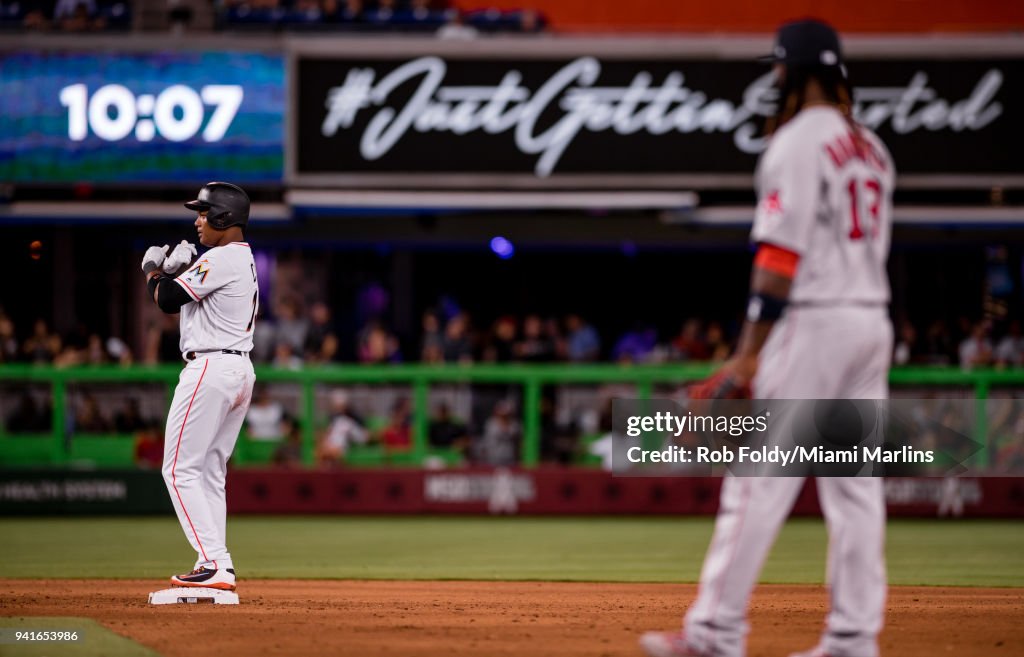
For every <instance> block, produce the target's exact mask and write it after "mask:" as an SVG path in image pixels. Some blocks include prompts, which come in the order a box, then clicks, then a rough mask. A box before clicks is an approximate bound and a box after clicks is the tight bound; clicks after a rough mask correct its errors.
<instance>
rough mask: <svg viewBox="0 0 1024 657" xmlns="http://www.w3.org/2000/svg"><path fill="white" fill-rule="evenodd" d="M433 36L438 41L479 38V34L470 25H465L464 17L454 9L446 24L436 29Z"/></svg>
mask: <svg viewBox="0 0 1024 657" xmlns="http://www.w3.org/2000/svg"><path fill="white" fill-rule="evenodd" d="M435 35H436V36H437V38H438V39H448V40H451V41H468V40H471V39H475V38H477V37H478V36H480V32H479V30H477V29H476V28H475V27H473V26H472V25H466V20H465V16H464V15H463V14H462V12H460V11H459V10H458V9H455V10H452V12H451V13H450V14H449V18H448V22H447V23H445V24H444V25H442V26H441V27H440V28H438V30H437V32H436V33H435Z"/></svg>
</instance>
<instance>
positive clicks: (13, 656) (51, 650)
mask: <svg viewBox="0 0 1024 657" xmlns="http://www.w3.org/2000/svg"><path fill="white" fill-rule="evenodd" d="M0 628H3V629H5V630H76V631H78V632H81V635H80V636H81V639H80V640H79V641H78V642H76V643H46V642H37V643H16V644H10V643H8V644H2V643H0V656H3V657H44V656H45V655H60V656H61V657H93V656H95V655H104V657H159V656H158V654H157V653H155V652H153V651H152V650H150V649H149V648H146V647H145V646H142V645H140V644H138V643H135V642H134V641H132V640H131V639H126V638H124V637H123V636H118V635H117V634H114V633H113V632H111V631H110V630H108V629H107V628H105V627H103V626H102V625H100V624H99V623H97V622H96V621H94V620H91V619H89V618H72V617H57V616H32V617H30V618H29V617H24V616H13V617H8V618H2V617H0Z"/></svg>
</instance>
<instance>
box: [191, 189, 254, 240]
mask: <svg viewBox="0 0 1024 657" xmlns="http://www.w3.org/2000/svg"><path fill="white" fill-rule="evenodd" d="M185 207H186V208H188V209H189V210H195V211H196V212H206V221H207V223H209V224H210V225H211V226H213V227H214V228H216V229H217V230H224V229H225V228H227V227H228V226H241V227H242V228H245V226H246V224H248V223H249V196H248V195H247V194H246V193H245V191H244V190H243V189H242V188H241V187H239V186H238V185H232V184H231V183H226V182H212V183H206V185H204V186H203V188H202V189H200V190H199V197H198V198H197V199H196V200H194V201H189V202H188V203H186V204H185Z"/></svg>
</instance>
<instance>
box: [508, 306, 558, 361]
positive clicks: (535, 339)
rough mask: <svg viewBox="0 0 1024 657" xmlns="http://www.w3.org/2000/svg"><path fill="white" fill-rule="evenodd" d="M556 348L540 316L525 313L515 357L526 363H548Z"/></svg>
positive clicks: (552, 357)
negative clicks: (521, 335) (520, 338)
mask: <svg viewBox="0 0 1024 657" xmlns="http://www.w3.org/2000/svg"><path fill="white" fill-rule="evenodd" d="M556 349H557V345H556V343H555V341H554V340H553V339H552V337H551V336H550V335H549V334H546V333H545V331H544V322H543V321H542V320H541V318H540V316H539V315H527V316H526V319H524V320H523V339H522V340H520V341H519V342H518V343H517V344H516V349H515V351H516V358H517V359H518V360H522V361H525V362H528V363H548V362H551V361H553V360H554V359H555V353H556Z"/></svg>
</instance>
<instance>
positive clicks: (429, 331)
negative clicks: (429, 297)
mask: <svg viewBox="0 0 1024 657" xmlns="http://www.w3.org/2000/svg"><path fill="white" fill-rule="evenodd" d="M420 326H421V329H422V330H423V335H422V336H421V337H420V360H422V361H423V362H424V363H442V362H444V336H442V335H441V322H440V321H439V320H438V319H437V313H435V312H434V311H433V310H428V311H426V312H425V313H423V319H422V320H421V324H420Z"/></svg>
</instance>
